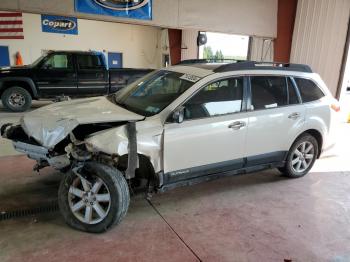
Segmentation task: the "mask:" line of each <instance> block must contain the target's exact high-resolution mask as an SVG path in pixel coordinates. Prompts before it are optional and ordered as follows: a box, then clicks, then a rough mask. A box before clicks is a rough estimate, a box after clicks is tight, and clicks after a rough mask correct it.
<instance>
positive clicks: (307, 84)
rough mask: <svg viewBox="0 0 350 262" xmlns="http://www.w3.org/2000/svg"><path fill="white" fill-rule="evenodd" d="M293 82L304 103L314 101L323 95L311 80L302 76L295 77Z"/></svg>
mask: <svg viewBox="0 0 350 262" xmlns="http://www.w3.org/2000/svg"><path fill="white" fill-rule="evenodd" d="M295 82H296V83H297V86H298V88H299V92H300V95H301V99H302V100H303V102H304V103H307V102H312V101H316V100H318V99H320V98H322V97H324V94H323V92H322V91H321V89H320V88H319V87H318V86H317V85H316V84H315V83H314V82H313V81H311V80H308V79H304V78H295Z"/></svg>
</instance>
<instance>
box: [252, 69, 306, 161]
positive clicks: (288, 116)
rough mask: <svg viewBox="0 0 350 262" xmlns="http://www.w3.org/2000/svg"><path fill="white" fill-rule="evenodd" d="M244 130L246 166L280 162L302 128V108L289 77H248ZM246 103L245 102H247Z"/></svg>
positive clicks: (303, 113) (303, 115) (303, 117)
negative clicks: (248, 109)
mask: <svg viewBox="0 0 350 262" xmlns="http://www.w3.org/2000/svg"><path fill="white" fill-rule="evenodd" d="M250 80H251V81H250V83H251V85H250V86H251V112H249V113H247V114H248V117H249V124H248V132H247V165H248V166H256V165H260V164H266V163H273V162H281V161H283V160H284V159H285V157H286V154H287V153H288V150H289V147H290V146H291V144H292V143H293V141H294V139H295V138H296V136H297V135H298V134H300V132H301V131H302V128H303V125H304V121H305V107H304V106H303V105H301V104H300V99H299V97H298V94H297V90H296V88H295V86H294V84H293V82H292V80H291V79H289V78H286V77H283V76H252V77H250ZM248 106H249V105H248Z"/></svg>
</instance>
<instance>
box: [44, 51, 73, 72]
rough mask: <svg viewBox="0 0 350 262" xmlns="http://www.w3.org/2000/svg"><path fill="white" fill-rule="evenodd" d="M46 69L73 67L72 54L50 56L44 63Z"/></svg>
mask: <svg viewBox="0 0 350 262" xmlns="http://www.w3.org/2000/svg"><path fill="white" fill-rule="evenodd" d="M43 68H44V69H72V68H73V62H72V56H71V55H67V54H55V55H52V56H50V57H49V58H48V59H47V60H46V61H45V63H44V64H43Z"/></svg>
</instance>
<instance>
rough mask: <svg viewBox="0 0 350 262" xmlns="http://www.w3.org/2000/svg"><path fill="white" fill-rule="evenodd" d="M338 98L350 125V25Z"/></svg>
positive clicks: (344, 118)
mask: <svg viewBox="0 0 350 262" xmlns="http://www.w3.org/2000/svg"><path fill="white" fill-rule="evenodd" d="M336 98H338V99H339V103H340V108H341V115H342V116H341V118H342V120H345V121H346V122H348V123H350V24H348V32H347V37H346V43H345V49H344V55H343V62H342V67H341V72H340V77H339V83H338V89H337V93H336Z"/></svg>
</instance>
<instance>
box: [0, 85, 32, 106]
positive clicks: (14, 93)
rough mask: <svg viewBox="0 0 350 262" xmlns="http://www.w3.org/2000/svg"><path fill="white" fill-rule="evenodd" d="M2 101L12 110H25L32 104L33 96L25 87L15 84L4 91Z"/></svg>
mask: <svg viewBox="0 0 350 262" xmlns="http://www.w3.org/2000/svg"><path fill="white" fill-rule="evenodd" d="M1 101H2V104H3V106H4V107H5V108H6V109H8V110H10V111H12V112H24V111H27V110H28V109H29V108H30V106H31V105H32V96H31V95H30V93H29V92H28V91H27V90H25V89H24V88H22V87H19V86H14V87H10V88H8V89H6V90H5V91H4V93H3V94H2V96H1Z"/></svg>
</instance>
